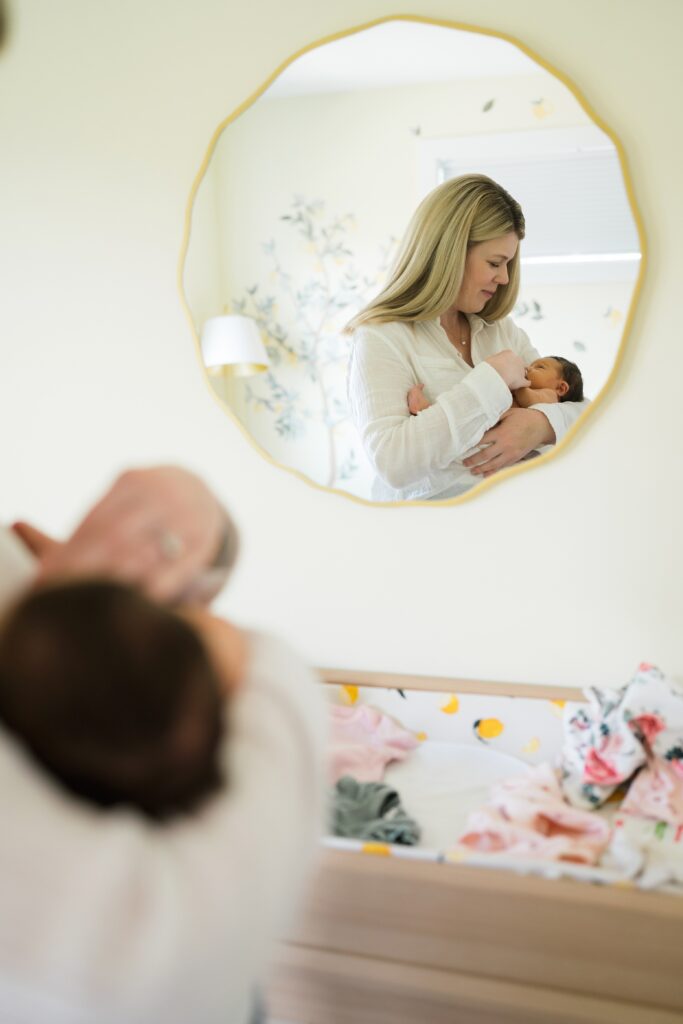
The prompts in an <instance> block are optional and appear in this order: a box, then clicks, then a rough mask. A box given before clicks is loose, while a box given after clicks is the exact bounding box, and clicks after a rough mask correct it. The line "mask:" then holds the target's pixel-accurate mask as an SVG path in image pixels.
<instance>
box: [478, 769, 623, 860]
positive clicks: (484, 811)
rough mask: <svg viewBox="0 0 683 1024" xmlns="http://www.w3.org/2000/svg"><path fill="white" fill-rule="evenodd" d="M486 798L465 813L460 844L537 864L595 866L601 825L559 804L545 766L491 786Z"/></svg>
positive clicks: (602, 842) (603, 834) (604, 832)
mask: <svg viewBox="0 0 683 1024" xmlns="http://www.w3.org/2000/svg"><path fill="white" fill-rule="evenodd" d="M491 797H492V798H491V802H490V804H487V805H486V806H485V807H482V808H481V809H480V810H478V811H475V812H474V813H473V814H471V815H470V817H469V819H468V822H467V832H466V833H465V835H464V836H461V837H460V839H459V843H460V844H461V845H463V846H468V847H469V848H470V849H472V850H477V851H479V852H482V853H499V852H502V851H505V852H507V853H511V854H514V855H516V856H521V857H532V858H538V859H541V860H565V861H575V862H576V863H578V864H596V863H597V861H598V858H599V857H600V855H601V853H602V852H603V850H604V849H605V847H606V846H607V843H608V841H609V837H610V827H609V825H608V824H607V822H605V821H603V820H602V819H601V818H599V817H598V816H597V815H596V814H593V813H591V812H589V811H579V810H576V809H575V808H573V807H570V806H569V804H567V803H566V802H565V800H564V799H563V797H562V792H561V790H560V784H559V782H558V779H557V776H556V774H555V772H554V771H553V769H552V767H551V766H550V765H549V764H548V763H547V762H545V763H544V764H540V765H537V767H535V768H532V769H531V770H530V772H529V773H528V775H522V776H520V777H517V778H512V779H506V780H505V781H504V782H501V783H499V784H498V785H497V786H494V787H493V790H492V794H491Z"/></svg>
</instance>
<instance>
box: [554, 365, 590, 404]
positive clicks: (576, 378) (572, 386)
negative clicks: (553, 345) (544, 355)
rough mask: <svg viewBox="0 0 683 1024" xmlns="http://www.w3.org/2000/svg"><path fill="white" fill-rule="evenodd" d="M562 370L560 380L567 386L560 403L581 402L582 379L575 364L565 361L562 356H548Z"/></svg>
mask: <svg viewBox="0 0 683 1024" xmlns="http://www.w3.org/2000/svg"><path fill="white" fill-rule="evenodd" d="M550 358H551V359H554V360H555V362H556V363H559V364H560V367H561V368H562V380H563V381H565V382H566V383H567V384H568V385H569V390H568V391H567V394H566V395H562V397H561V398H560V401H561V402H583V377H582V376H581V370H580V369H579V368H578V366H577V365H576V363H572V362H571V360H569V359H565V358H564V356H550Z"/></svg>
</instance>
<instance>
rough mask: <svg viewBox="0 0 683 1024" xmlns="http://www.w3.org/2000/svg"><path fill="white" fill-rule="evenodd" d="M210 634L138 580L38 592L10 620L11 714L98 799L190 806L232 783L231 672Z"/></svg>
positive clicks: (4, 662) (2, 705) (163, 810)
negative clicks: (226, 742) (227, 769)
mask: <svg viewBox="0 0 683 1024" xmlns="http://www.w3.org/2000/svg"><path fill="white" fill-rule="evenodd" d="M201 614H204V613H197V616H196V622H197V624H199V618H200V616H201ZM205 617H206V618H207V619H208V618H209V617H208V616H205ZM211 621H212V622H217V620H211ZM220 625H221V626H225V628H226V629H232V627H230V626H228V624H227V623H221V624H220ZM203 632H204V631H203ZM210 642H211V644H212V649H211V651H209V649H208V648H207V647H206V646H205V643H204V640H203V639H202V637H201V636H200V631H199V629H198V628H197V625H196V624H191V622H190V621H188V619H186V618H184V617H182V616H181V615H179V614H176V613H174V612H172V611H170V610H168V609H166V608H163V607H161V606H159V605H156V604H154V603H153V602H151V601H149V600H148V599H147V598H146V597H144V596H143V595H142V593H140V592H139V591H137V590H135V589H133V588H132V587H129V586H125V585H122V584H119V583H110V582H80V583H70V584H62V585H58V586H50V587H42V588H39V589H35V590H33V591H32V592H29V594H28V595H27V596H25V597H24V598H23V599H22V600H21V601H20V602H19V603H18V604H17V605H16V606H15V607H14V609H13V610H11V611H10V612H9V613H8V615H7V617H6V618H5V619H4V621H3V623H2V627H1V629H0V722H1V723H2V724H3V725H4V727H5V728H6V729H7V730H8V731H10V732H11V733H12V734H14V736H15V738H17V739H18V740H19V741H20V742H21V744H22V745H23V746H24V747H25V748H27V749H28V750H29V751H30V753H31V754H32V755H33V757H34V758H35V759H36V760H37V761H38V762H39V763H40V764H41V765H42V766H43V768H44V769H46V770H47V772H48V773H49V774H50V775H51V776H52V777H53V778H55V779H56V780H58V781H59V782H60V783H61V784H62V785H63V786H64V787H65V788H66V789H68V790H70V791H71V792H72V793H74V794H76V795H77V796H79V797H81V798H84V799H86V800H88V801H90V802H91V803H94V804H98V805H100V806H102V807H110V806H113V805H116V804H127V805H129V806H132V807H135V808H138V809H139V810H140V811H142V812H143V813H144V814H146V815H147V816H148V817H151V818H155V819H163V818H168V817H170V816H172V815H175V814H180V813H184V812H187V811H190V810H192V809H193V808H194V807H196V806H197V805H198V804H199V803H200V802H201V801H202V800H203V799H204V798H205V797H206V796H208V795H209V794H210V793H211V792H212V791H214V790H216V789H217V788H218V787H219V786H220V785H221V782H222V778H221V769H220V764H219V746H220V741H221V737H222V732H223V708H224V703H225V701H224V696H225V695H226V693H227V691H228V690H229V689H230V684H231V680H229V679H228V678H227V677H226V666H225V665H221V663H220V651H219V650H218V648H216V645H215V643H214V642H213V641H212V640H210ZM217 651H218V655H219V656H218V657H216V652H217Z"/></svg>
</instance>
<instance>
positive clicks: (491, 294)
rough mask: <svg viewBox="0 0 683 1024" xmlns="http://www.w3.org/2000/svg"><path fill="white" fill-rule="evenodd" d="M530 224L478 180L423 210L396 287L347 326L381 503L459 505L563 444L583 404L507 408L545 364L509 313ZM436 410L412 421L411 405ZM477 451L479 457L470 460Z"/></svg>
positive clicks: (397, 270)
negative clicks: (410, 401)
mask: <svg viewBox="0 0 683 1024" xmlns="http://www.w3.org/2000/svg"><path fill="white" fill-rule="evenodd" d="M523 238H524V215H523V213H522V210H521V207H520V205H519V203H517V202H516V201H515V200H514V199H513V198H512V196H511V195H509V194H508V193H507V192H506V191H505V189H503V188H501V186H500V185H497V184H496V183H495V182H494V181H491V179H490V178H486V177H484V175H481V174H467V175H463V176H462V177H459V178H453V179H452V180H451V181H447V182H445V183H444V184H443V185H440V186H439V187H438V188H436V189H435V190H434V191H433V192H431V193H430V194H429V195H428V196H427V198H426V199H425V200H424V201H423V202H422V203H421V205H420V206H419V207H418V209H417V211H416V213H415V214H414V216H413V219H412V221H411V223H410V225H409V227H408V230H407V232H406V235H405V237H404V239H403V242H402V244H401V248H400V251H399V254H398V257H397V260H396V263H395V266H394V268H393V271H392V275H391V278H390V280H389V283H388V284H387V286H386V287H385V288H384V290H383V291H382V292H381V293H380V294H379V295H378V296H377V298H376V299H374V300H373V301H372V302H371V303H370V304H369V305H368V306H366V307H365V309H363V310H361V312H360V313H359V314H358V315H357V316H356V317H354V319H353V320H351V322H350V323H349V324H348V326H347V331H353V346H352V354H351V360H350V364H349V379H348V387H349V400H350V405H351V414H352V417H353V420H354V423H355V425H356V427H357V429H358V431H359V434H360V436H361V439H362V442H363V446H364V448H365V451H366V453H367V455H368V457H369V458H370V461H371V463H372V465H373V466H374V468H375V470H376V474H377V475H376V478H375V481H374V484H373V492H372V496H373V498H374V499H376V500H378V501H401V500H408V499H417V498H421V499H427V498H429V499H443V498H452V497H455V496H456V495H458V494H461V493H463V492H464V491H466V490H468V489H469V488H470V487H472V486H473V484H475V483H476V482H477V480H478V479H481V478H482V477H486V476H490V475H491V474H492V473H496V472H498V470H500V469H504V468H505V467H506V466H511V465H513V464H514V463H515V462H518V461H520V460H521V459H523V458H525V457H526V456H527V455H528V454H529V453H530V452H532V451H534V450H535V449H537V448H540V447H542V446H543V445H551V444H554V443H555V442H556V441H558V440H559V439H560V438H561V437H562V436H563V435H564V434H565V433H566V431H567V429H568V427H569V426H570V425H571V424H572V423H573V422H574V421H575V419H576V418H577V416H578V415H579V414H580V413H581V412H582V410H583V408H584V405H585V403H583V402H563V403H554V404H548V405H544V404H541V405H535V406H534V407H533V409H520V408H513V407H512V392H513V391H514V390H515V389H516V388H520V387H527V386H528V381H527V379H526V372H525V367H526V366H528V365H529V364H530V363H532V362H533V361H534V360H535V359H538V357H539V356H538V352H537V351H536V350H535V349H534V347H533V346H532V345H531V343H530V341H529V339H528V337H527V336H526V334H525V333H524V331H522V330H521V329H520V328H519V327H517V325H516V324H515V323H514V322H513V321H512V320H511V319H510V317H509V316H508V314H509V313H510V311H511V310H512V308H513V306H514V304H515V301H516V299H517V292H518V289H519V243H520V241H521V240H522V239H523ZM419 383H421V384H424V390H425V395H426V397H427V399H428V400H429V401H430V402H432V403H433V404H432V405H431V407H430V408H428V409H425V411H424V412H422V413H420V415H419V416H411V415H410V412H409V410H408V405H407V400H406V396H407V393H408V391H409V390H410V388H411V387H413V386H414V385H415V384H419ZM473 449H475V450H474V451H473Z"/></svg>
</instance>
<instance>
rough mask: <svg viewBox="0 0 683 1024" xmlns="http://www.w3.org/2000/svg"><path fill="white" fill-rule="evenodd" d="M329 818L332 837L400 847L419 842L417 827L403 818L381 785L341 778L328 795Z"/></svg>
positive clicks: (392, 793) (395, 799) (397, 803)
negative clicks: (345, 837) (372, 841)
mask: <svg viewBox="0 0 683 1024" xmlns="http://www.w3.org/2000/svg"><path fill="white" fill-rule="evenodd" d="M330 816H331V819H332V820H331V825H332V832H333V834H334V835H335V836H348V837H351V838H354V839H375V840H377V841H379V842H383V843H401V844H402V845H404V846H414V845H415V843H417V842H418V841H419V839H420V826H419V825H418V824H417V822H416V821H414V820H413V819H412V818H410V817H409V816H408V815H407V814H406V812H405V810H404V808H403V807H402V806H401V801H400V800H399V796H398V793H397V792H396V790H395V789H391V788H390V787H389V786H385V785H384V784H383V783H381V782H358V781H357V780H356V779H352V778H351V777H350V776H349V775H345V776H344V777H343V778H341V779H339V781H338V782H337V784H336V786H335V788H334V790H333V791H332V806H331V809H330Z"/></svg>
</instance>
